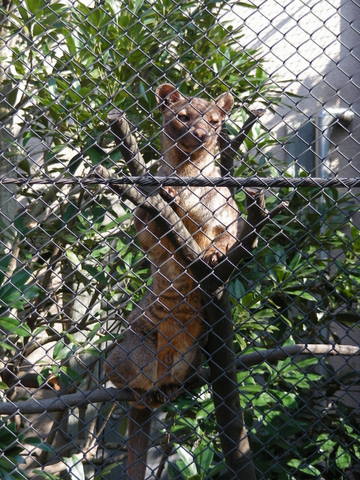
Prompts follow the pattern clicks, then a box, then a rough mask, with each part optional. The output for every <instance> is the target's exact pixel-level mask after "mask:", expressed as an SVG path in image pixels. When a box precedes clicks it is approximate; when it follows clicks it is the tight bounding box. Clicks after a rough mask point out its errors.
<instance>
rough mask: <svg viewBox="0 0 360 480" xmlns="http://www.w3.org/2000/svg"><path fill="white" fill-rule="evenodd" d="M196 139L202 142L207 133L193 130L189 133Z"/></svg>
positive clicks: (201, 129)
mask: <svg viewBox="0 0 360 480" xmlns="http://www.w3.org/2000/svg"><path fill="white" fill-rule="evenodd" d="M191 133H192V134H193V135H194V136H195V137H196V138H198V139H199V140H201V141H202V142H203V141H204V140H205V139H206V137H207V131H206V130H204V129H203V128H199V127H198V128H194V129H193V131H192V132H191Z"/></svg>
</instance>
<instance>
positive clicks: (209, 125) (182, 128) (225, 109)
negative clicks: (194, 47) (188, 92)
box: [156, 84, 234, 153]
mask: <svg viewBox="0 0 360 480" xmlns="http://www.w3.org/2000/svg"><path fill="white" fill-rule="evenodd" d="M156 94H157V100H158V103H159V105H160V109H161V111H162V114H163V119H164V132H165V134H166V136H167V137H168V138H169V139H170V140H171V141H173V142H174V143H175V144H176V145H177V146H178V147H179V148H180V149H181V150H183V151H184V152H187V153H192V152H194V151H196V150H198V149H199V148H206V149H208V150H209V151H211V150H212V147H213V146H214V145H215V144H216V140H217V136H218V134H219V133H220V130H221V126H222V123H223V121H224V119H225V117H226V115H227V114H228V113H229V112H230V110H231V108H232V106H233V103H234V100H233V97H232V95H231V94H230V93H224V94H223V95H221V96H220V97H219V98H218V99H217V100H215V101H214V102H208V101H207V100H204V99H202V98H196V97H195V98H185V97H183V96H182V95H181V94H180V92H179V91H178V90H176V89H175V87H173V86H172V85H169V84H164V85H160V87H158V89H157V90H156Z"/></svg>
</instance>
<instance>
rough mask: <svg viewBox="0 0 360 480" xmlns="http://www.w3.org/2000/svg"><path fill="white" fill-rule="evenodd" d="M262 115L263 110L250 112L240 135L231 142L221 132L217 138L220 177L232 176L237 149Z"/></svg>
mask: <svg viewBox="0 0 360 480" xmlns="http://www.w3.org/2000/svg"><path fill="white" fill-rule="evenodd" d="M264 113H265V110H263V109H259V110H253V111H250V113H249V116H248V118H247V119H246V120H245V122H244V125H243V126H242V129H241V131H240V133H239V134H238V135H237V136H236V137H235V138H234V139H233V140H231V139H230V137H229V135H228V133H227V131H226V130H225V129H223V130H221V133H220V137H219V146H220V152H221V153H220V164H221V175H222V176H225V175H232V174H233V169H234V158H235V155H236V154H237V153H238V150H239V148H240V147H241V145H242V144H243V142H244V140H245V138H246V137H247V135H248V134H249V132H250V130H251V129H252V127H253V126H254V124H255V123H256V121H257V120H258V119H259V118H260V117H262V116H263V115H264Z"/></svg>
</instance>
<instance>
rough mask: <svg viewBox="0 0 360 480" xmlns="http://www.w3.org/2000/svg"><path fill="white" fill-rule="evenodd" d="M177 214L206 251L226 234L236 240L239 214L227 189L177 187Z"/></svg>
mask: <svg viewBox="0 0 360 480" xmlns="http://www.w3.org/2000/svg"><path fill="white" fill-rule="evenodd" d="M174 190H175V191H176V193H177V195H176V197H175V202H176V204H177V213H178V215H179V216H180V217H181V218H182V220H183V222H184V224H185V226H186V228H187V229H188V230H189V231H190V233H192V234H193V235H194V236H195V240H196V241H197V242H198V243H200V244H202V245H201V246H203V247H206V246H208V245H209V244H210V243H211V242H213V241H214V239H215V238H217V237H218V236H219V235H221V234H222V233H223V232H228V233H230V234H232V235H233V236H234V239H235V237H236V233H237V219H238V215H239V214H238V210H237V207H236V205H235V203H234V200H233V199H232V196H231V193H230V190H229V189H228V188H226V187H219V188H213V187H185V188H184V187H176V188H174Z"/></svg>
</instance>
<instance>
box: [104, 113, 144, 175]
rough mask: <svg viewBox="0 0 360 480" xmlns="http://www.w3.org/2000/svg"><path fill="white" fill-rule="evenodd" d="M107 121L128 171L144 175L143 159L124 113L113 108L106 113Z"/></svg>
mask: <svg viewBox="0 0 360 480" xmlns="http://www.w3.org/2000/svg"><path fill="white" fill-rule="evenodd" d="M108 121H109V122H110V128H111V131H112V133H113V134H114V136H115V140H116V143H117V145H118V146H119V148H120V151H121V153H122V155H123V157H124V159H125V162H126V165H127V166H128V167H129V170H130V173H131V174H132V175H138V176H142V175H145V174H146V170H147V169H146V165H145V161H144V158H143V156H142V155H141V153H140V150H139V147H138V144H137V141H136V138H135V136H134V135H133V134H132V133H131V129H130V126H129V123H128V121H127V119H126V116H125V113H124V112H123V111H121V110H117V109H113V110H111V111H110V113H109V114H108Z"/></svg>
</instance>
